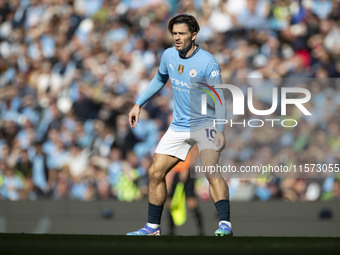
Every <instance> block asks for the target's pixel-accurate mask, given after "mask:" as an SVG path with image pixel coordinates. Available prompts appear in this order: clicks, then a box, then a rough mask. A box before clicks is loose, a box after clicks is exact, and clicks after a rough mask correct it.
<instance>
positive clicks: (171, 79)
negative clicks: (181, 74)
mask: <svg viewBox="0 0 340 255" xmlns="http://www.w3.org/2000/svg"><path fill="white" fill-rule="evenodd" d="M170 81H171V84H173V85H176V86H181V87H187V88H188V89H189V88H190V87H189V85H188V84H187V83H186V82H184V81H180V80H177V79H174V78H171V77H170Z"/></svg>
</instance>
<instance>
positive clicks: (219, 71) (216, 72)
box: [211, 70, 221, 77]
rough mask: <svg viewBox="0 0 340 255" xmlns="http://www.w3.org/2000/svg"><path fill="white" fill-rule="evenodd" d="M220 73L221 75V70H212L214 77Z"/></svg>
mask: <svg viewBox="0 0 340 255" xmlns="http://www.w3.org/2000/svg"><path fill="white" fill-rule="evenodd" d="M219 75H221V70H216V71H212V72H211V76H212V77H215V76H219Z"/></svg>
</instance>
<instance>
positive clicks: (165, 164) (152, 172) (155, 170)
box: [149, 153, 180, 179]
mask: <svg viewBox="0 0 340 255" xmlns="http://www.w3.org/2000/svg"><path fill="white" fill-rule="evenodd" d="M179 161H180V160H179V159H178V158H176V157H174V156H170V155H165V154H159V153H155V154H154V157H153V161H152V165H151V167H150V169H149V177H150V178H151V179H152V178H154V179H163V178H165V176H166V174H167V173H168V172H169V171H170V170H171V169H172V168H173V167H174V166H175V165H176V164H177V163H178V162H179Z"/></svg>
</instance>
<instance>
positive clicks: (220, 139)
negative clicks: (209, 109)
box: [207, 58, 226, 151]
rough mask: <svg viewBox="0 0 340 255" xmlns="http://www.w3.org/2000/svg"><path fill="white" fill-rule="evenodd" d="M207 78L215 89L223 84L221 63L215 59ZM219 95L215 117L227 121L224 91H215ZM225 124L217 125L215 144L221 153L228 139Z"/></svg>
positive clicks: (212, 61)
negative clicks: (217, 85)
mask: <svg viewBox="0 0 340 255" xmlns="http://www.w3.org/2000/svg"><path fill="white" fill-rule="evenodd" d="M207 77H208V81H209V84H210V85H211V86H212V87H213V88H214V87H215V85H216V84H222V77H221V68H220V65H219V63H218V62H217V60H216V59H215V58H213V59H212V60H211V61H210V62H209V64H208V66H207ZM215 90H216V92H217V94H218V97H219V98H218V100H217V101H216V102H217V103H216V105H215V114H216V115H215V116H216V119H223V120H224V119H225V117H226V107H225V99H224V94H223V90H222V89H215ZM224 128H225V125H224V124H217V125H216V129H217V133H216V135H215V144H216V145H217V151H221V150H222V149H223V148H224V145H225V143H226V138H225V134H224Z"/></svg>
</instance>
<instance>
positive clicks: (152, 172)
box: [149, 166, 165, 182]
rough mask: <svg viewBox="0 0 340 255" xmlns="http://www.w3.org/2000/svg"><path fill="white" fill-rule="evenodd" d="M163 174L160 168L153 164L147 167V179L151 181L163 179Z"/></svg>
mask: <svg viewBox="0 0 340 255" xmlns="http://www.w3.org/2000/svg"><path fill="white" fill-rule="evenodd" d="M164 178H165V175H164V173H162V171H161V170H160V169H158V168H157V167H155V166H151V167H150V169H149V180H150V181H152V182H161V181H162V180H164Z"/></svg>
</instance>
